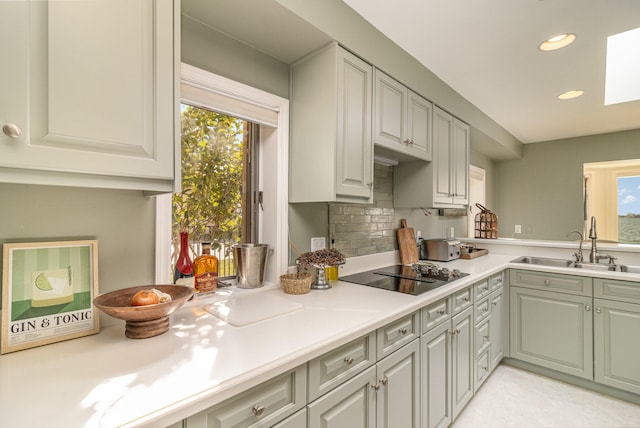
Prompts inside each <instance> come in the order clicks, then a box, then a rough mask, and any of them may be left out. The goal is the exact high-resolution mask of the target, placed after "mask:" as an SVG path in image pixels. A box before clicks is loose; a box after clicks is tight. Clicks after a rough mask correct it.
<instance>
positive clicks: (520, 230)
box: [514, 224, 522, 233]
mask: <svg viewBox="0 0 640 428" xmlns="http://www.w3.org/2000/svg"><path fill="white" fill-rule="evenodd" d="M514 233H522V225H520V224H516V230H515V231H514Z"/></svg>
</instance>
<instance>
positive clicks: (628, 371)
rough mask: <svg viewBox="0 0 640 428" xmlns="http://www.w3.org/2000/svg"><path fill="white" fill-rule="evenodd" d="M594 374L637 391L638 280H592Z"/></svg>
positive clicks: (639, 380)
mask: <svg viewBox="0 0 640 428" xmlns="http://www.w3.org/2000/svg"><path fill="white" fill-rule="evenodd" d="M594 296H595V297H596V298H595V299H594V300H593V306H594V308H595V313H594V359H595V363H594V378H595V381H596V382H598V383H601V384H604V385H608V386H612V387H614V388H618V389H622V390H625V391H629V392H632V393H635V394H640V364H639V363H638V362H639V361H640V342H639V341H638V340H637V337H638V332H640V284H638V283H637V282H636V283H632V282H626V281H615V280H605V279H596V280H595V281H594Z"/></svg>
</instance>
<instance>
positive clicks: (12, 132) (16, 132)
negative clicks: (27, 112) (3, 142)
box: [2, 123, 22, 138]
mask: <svg viewBox="0 0 640 428" xmlns="http://www.w3.org/2000/svg"><path fill="white" fill-rule="evenodd" d="M2 132H4V135H6V136H7V137H9V138H18V137H20V136H21V135H22V129H20V127H19V126H18V125H15V124H13V123H7V124H5V125H4V126H3V127H2Z"/></svg>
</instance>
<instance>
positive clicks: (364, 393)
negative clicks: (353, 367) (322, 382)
mask: <svg viewBox="0 0 640 428" xmlns="http://www.w3.org/2000/svg"><path fill="white" fill-rule="evenodd" d="M376 384H377V380H376V368H375V367H369V368H368V369H367V370H365V371H364V372H362V373H360V374H359V375H358V376H356V377H354V378H353V379H351V380H349V381H348V382H346V383H345V384H343V385H341V386H339V387H337V388H336V389H334V390H333V391H331V392H329V393H327V394H325V395H323V396H322V397H320V398H319V399H317V400H315V401H314V402H312V403H310V404H309V405H308V406H307V414H308V427H309V428H344V427H362V428H365V427H374V426H375V424H376V419H375V418H376V392H375V390H374V389H373V386H375V385H376Z"/></svg>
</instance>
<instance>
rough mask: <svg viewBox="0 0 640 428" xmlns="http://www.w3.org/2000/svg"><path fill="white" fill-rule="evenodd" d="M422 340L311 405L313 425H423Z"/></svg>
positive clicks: (390, 427)
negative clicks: (420, 374) (421, 385)
mask: <svg viewBox="0 0 640 428" xmlns="http://www.w3.org/2000/svg"><path fill="white" fill-rule="evenodd" d="M419 352H420V347H419V341H418V340H414V341H413V342H411V343H409V344H408V345H405V346H404V347H402V348H401V349H399V350H398V351H396V352H394V353H392V354H391V355H389V356H388V357H386V358H384V359H382V360H380V361H379V362H378V363H377V364H376V366H375V367H370V368H368V369H366V370H365V371H364V372H362V373H360V374H358V375H357V376H355V377H354V378H353V379H351V380H349V381H347V382H345V383H344V384H342V385H340V386H338V387H337V388H335V389H334V390H332V391H330V392H328V393H326V394H324V395H323V396H322V397H320V398H318V399H317V400H315V401H314V402H312V403H310V404H309V405H308V422H309V424H308V426H309V428H320V427H322V428H332V427H333V428H343V427H377V428H394V427H407V428H409V427H415V428H417V427H419V426H420V376H419V370H420V358H419Z"/></svg>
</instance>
